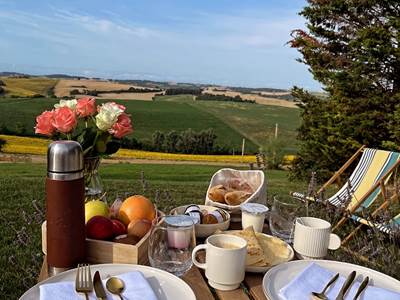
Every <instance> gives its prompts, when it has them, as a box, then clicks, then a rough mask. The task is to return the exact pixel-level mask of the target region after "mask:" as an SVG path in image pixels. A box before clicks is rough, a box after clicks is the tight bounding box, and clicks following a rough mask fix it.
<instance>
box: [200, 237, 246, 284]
mask: <svg viewBox="0 0 400 300" xmlns="http://www.w3.org/2000/svg"><path fill="white" fill-rule="evenodd" d="M229 247H232V248H229ZM202 249H204V250H206V262H205V263H200V262H198V261H197V260H196V253H197V251H199V250H202ZM246 255H247V242H246V240H244V239H242V238H240V237H237V236H234V235H229V234H215V235H212V236H210V237H208V238H207V240H206V243H205V244H201V245H198V246H196V247H195V248H194V249H193V252H192V260H193V263H194V264H195V265H196V266H197V267H199V268H202V269H205V270H206V272H205V273H206V277H207V279H208V283H209V284H210V286H212V287H213V288H216V289H218V290H223V291H230V290H234V289H237V288H238V287H239V285H240V283H241V282H242V281H243V279H244V275H245V268H246Z"/></svg>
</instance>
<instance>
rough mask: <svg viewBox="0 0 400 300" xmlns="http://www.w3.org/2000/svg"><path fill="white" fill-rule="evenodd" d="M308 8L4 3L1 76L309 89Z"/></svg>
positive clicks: (215, 0)
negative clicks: (298, 39) (301, 48)
mask: <svg viewBox="0 0 400 300" xmlns="http://www.w3.org/2000/svg"><path fill="white" fill-rule="evenodd" d="M304 5H305V0H303V1H299V0H290V1H279V0H259V1H255V0H253V1H252V0H247V1H232V0H201V1H200V0H198V1H194V0H181V1H168V0H164V1H163V0H151V1H148V0H147V1H145V0H142V1H135V0H112V1H111V0H85V1H83V0H63V1H61V0H47V1H45V0H35V1H32V0H18V1H15V0H0V32H1V34H0V70H3V71H6V70H7V71H19V72H27V73H34V74H46V73H67V74H84V75H87V76H98V77H106V78H133V79H150V80H166V81H179V82H199V83H216V84H221V85H239V86H249V87H276V88H290V87H292V86H293V85H298V86H301V87H305V88H308V89H312V90H318V89H320V85H319V84H318V83H317V82H315V81H314V80H313V79H312V75H311V74H310V73H309V72H308V70H307V66H305V65H302V64H300V63H298V62H296V61H295V59H296V58H297V57H299V55H300V54H299V53H298V52H297V51H296V50H295V49H290V48H289V46H288V45H285V43H286V42H287V41H288V40H289V39H290V35H289V34H290V31H291V30H292V29H295V28H304V23H305V20H304V19H303V18H302V17H300V16H298V14H297V13H298V12H299V11H300V10H301V8H302V7H303V6H304Z"/></svg>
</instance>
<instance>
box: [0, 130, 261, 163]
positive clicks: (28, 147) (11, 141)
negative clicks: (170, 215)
mask: <svg viewBox="0 0 400 300" xmlns="http://www.w3.org/2000/svg"><path fill="white" fill-rule="evenodd" d="M0 139H3V140H5V141H6V144H5V146H4V147H3V151H4V152H5V153H19V154H41V155H44V154H46V152H47V146H48V144H49V143H50V142H51V140H47V139H40V138H29V137H19V136H11V135H0ZM113 157H120V158H136V159H149V160H170V161H203V162H226V163H250V162H255V156H254V155H245V156H240V155H199V154H173V153H162V152H149V151H141V150H130V149H120V150H119V151H118V152H117V153H115V154H114V155H113Z"/></svg>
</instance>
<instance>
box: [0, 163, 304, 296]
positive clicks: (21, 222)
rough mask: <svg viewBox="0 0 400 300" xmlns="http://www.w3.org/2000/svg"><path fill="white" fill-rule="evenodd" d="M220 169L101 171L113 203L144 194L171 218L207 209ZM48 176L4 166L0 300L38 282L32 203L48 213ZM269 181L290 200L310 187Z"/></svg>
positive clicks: (271, 176) (277, 174)
mask: <svg viewBox="0 0 400 300" xmlns="http://www.w3.org/2000/svg"><path fill="white" fill-rule="evenodd" d="M218 169H219V167H214V166H187V165H186V166H184V165H176V166H171V165H149V164H146V165H138V164H114V165H103V166H101V168H100V173H101V176H102V178H103V179H104V180H103V182H104V186H105V190H107V191H108V196H107V200H108V201H109V202H110V201H112V200H113V199H114V198H115V196H116V194H117V192H120V193H122V192H127V193H130V194H133V193H139V194H144V195H146V196H147V197H149V198H150V199H152V200H153V201H156V203H157V206H158V207H159V208H160V209H161V210H163V211H165V212H168V211H169V210H170V209H171V208H173V207H176V206H179V205H182V204H188V203H203V201H204V195H205V191H206V189H207V186H208V181H209V179H210V178H211V175H212V174H213V173H214V172H215V171H217V170H218ZM142 172H143V173H142ZM142 174H144V180H143V177H142ZM45 175H46V169H45V165H42V164H22V163H18V164H0V187H1V188H0V205H1V207H2V209H1V210H0V219H1V223H0V230H1V233H2V234H1V235H0V244H1V245H2V247H1V249H0V254H1V258H2V259H1V262H0V267H1V269H2V272H1V273H0V299H17V298H18V297H19V296H20V295H21V294H22V293H23V292H24V291H25V290H26V289H28V288H29V287H30V286H32V285H33V284H35V282H36V278H37V275H38V272H39V268H40V265H41V263H42V253H41V241H40V223H41V222H42V221H43V219H44V217H43V216H42V215H40V214H38V213H37V212H36V210H35V209H34V206H33V204H32V201H34V200H36V201H37V202H36V203H37V206H39V207H40V208H41V209H43V207H44V178H45ZM267 178H268V185H269V186H270V189H269V194H270V195H272V194H274V193H278V194H285V195H286V194H287V191H288V190H290V189H293V190H298V189H300V190H302V188H303V186H304V184H301V183H294V182H289V181H288V180H287V178H286V172H284V171H269V172H268V174H267ZM122 194H123V193H122ZM157 195H158V196H157Z"/></svg>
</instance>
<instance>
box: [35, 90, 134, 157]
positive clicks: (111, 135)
mask: <svg viewBox="0 0 400 300" xmlns="http://www.w3.org/2000/svg"><path fill="white" fill-rule="evenodd" d="M132 132H133V128H132V123H131V119H130V115H128V114H126V113H125V106H123V105H119V104H117V103H115V102H107V103H103V104H101V105H98V106H96V99H95V98H91V97H85V98H81V99H79V100H76V99H74V100H60V102H59V103H57V104H55V105H54V109H53V110H51V111H44V112H43V113H42V114H40V115H39V116H37V117H36V126H35V133H37V134H42V135H45V136H48V137H51V138H53V139H55V140H57V139H68V140H74V141H77V142H78V143H80V144H81V146H82V149H83V154H84V156H85V157H98V156H102V155H109V154H113V153H115V152H117V151H118V149H119V147H120V143H119V141H118V140H119V139H121V138H123V137H124V136H126V135H128V134H130V133H132Z"/></svg>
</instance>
